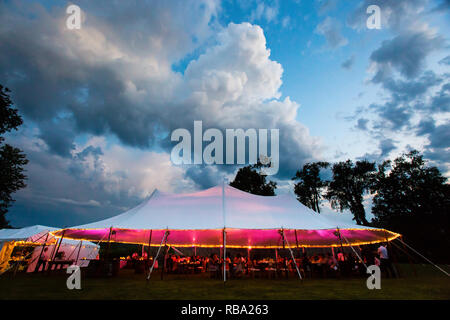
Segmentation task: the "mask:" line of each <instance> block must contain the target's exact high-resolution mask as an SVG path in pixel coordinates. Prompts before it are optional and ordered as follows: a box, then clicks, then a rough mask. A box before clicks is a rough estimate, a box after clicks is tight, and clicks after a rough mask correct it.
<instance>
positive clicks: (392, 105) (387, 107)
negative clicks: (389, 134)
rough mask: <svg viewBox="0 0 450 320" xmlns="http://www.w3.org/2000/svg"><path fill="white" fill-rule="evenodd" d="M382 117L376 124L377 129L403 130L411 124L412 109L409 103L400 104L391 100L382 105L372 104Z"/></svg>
mask: <svg viewBox="0 0 450 320" xmlns="http://www.w3.org/2000/svg"><path fill="white" fill-rule="evenodd" d="M370 107H371V108H372V109H373V110H374V111H375V112H376V113H377V114H378V116H379V117H380V118H381V120H380V121H377V122H376V124H375V125H374V128H377V129H381V130H384V129H390V130H393V131H397V130H401V129H403V128H405V127H406V126H408V125H409V121H410V120H411V118H412V114H413V113H412V109H411V107H409V106H408V105H400V104H398V103H396V102H395V101H389V102H386V103H385V104H382V105H376V104H372V105H371V106H370Z"/></svg>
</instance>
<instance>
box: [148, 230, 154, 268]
mask: <svg viewBox="0 0 450 320" xmlns="http://www.w3.org/2000/svg"><path fill="white" fill-rule="evenodd" d="M152 234H153V230H150V234H149V236H148V250H147V264H146V267H148V265H149V261H150V248H151V247H150V245H151V243H152Z"/></svg>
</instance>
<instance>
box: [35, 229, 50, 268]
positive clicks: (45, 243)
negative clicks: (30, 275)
mask: <svg viewBox="0 0 450 320" xmlns="http://www.w3.org/2000/svg"><path fill="white" fill-rule="evenodd" d="M48 234H49V232H47V236H46V237H45V242H44V244H43V245H42V250H41V253H39V258H38V262H37V264H36V268H34V272H38V271H39V267H40V265H39V261H41V257H42V254H43V253H44V249H45V246H46V245H47V240H48ZM44 269H45V264H44V265H43V266H42V271H45V270H44Z"/></svg>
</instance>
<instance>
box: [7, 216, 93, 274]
mask: <svg viewBox="0 0 450 320" xmlns="http://www.w3.org/2000/svg"><path fill="white" fill-rule="evenodd" d="M57 230H59V229H58V228H52V227H47V226H41V225H35V226H30V227H25V228H21V229H1V230H0V274H2V273H4V272H6V271H7V270H11V269H14V272H16V271H17V270H18V269H22V270H24V271H25V270H26V272H34V271H43V270H48V269H49V268H50V269H52V268H66V267H67V266H68V265H70V264H76V265H78V266H80V267H86V266H88V264H89V261H90V260H92V259H95V258H96V257H97V255H98V252H99V246H98V245H96V244H95V243H92V242H89V241H80V240H70V239H63V240H62V241H59V239H57V238H55V236H53V235H52V234H51V233H50V232H51V231H57ZM38 263H39V266H38Z"/></svg>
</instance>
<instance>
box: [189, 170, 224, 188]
mask: <svg viewBox="0 0 450 320" xmlns="http://www.w3.org/2000/svg"><path fill="white" fill-rule="evenodd" d="M186 177H187V178H189V179H191V180H192V181H194V182H195V184H196V185H197V186H198V187H199V188H200V189H207V188H211V187H214V186H216V185H217V184H218V183H219V182H220V181H222V180H223V176H221V174H220V173H219V172H218V171H217V168H215V167H212V166H191V167H189V168H188V169H187V170H186Z"/></svg>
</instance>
